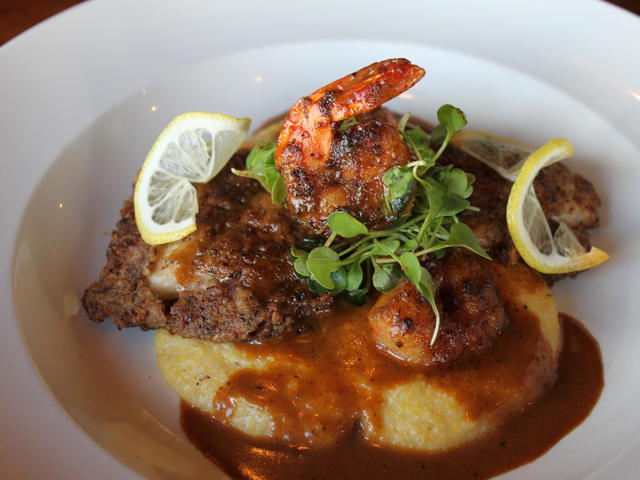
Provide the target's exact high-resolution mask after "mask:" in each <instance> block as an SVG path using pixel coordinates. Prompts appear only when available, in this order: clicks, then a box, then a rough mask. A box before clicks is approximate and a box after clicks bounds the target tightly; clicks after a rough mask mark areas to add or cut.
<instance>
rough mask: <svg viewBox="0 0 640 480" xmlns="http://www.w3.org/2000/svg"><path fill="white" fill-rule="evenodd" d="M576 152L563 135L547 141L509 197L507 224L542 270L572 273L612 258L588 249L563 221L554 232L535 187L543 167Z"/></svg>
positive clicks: (526, 165) (517, 242)
mask: <svg viewBox="0 0 640 480" xmlns="http://www.w3.org/2000/svg"><path fill="white" fill-rule="evenodd" d="M571 155H573V146H572V145H571V143H570V142H569V141H568V140H565V139H564V138H556V139H555V140H551V141H549V142H547V143H546V144H545V145H543V146H542V147H540V148H539V149H538V150H536V151H535V152H533V153H532V154H531V155H529V157H528V158H527V159H526V161H525V162H524V164H523V165H522V168H521V169H520V173H518V175H517V177H516V180H515V182H514V183H513V186H512V187H511V193H510V194H509V200H508V201H507V227H508V228H509V233H510V234H511V238H512V239H513V243H514V244H515V246H516V249H517V250H518V253H520V256H521V257H522V258H523V260H524V261H525V262H526V263H527V264H528V265H529V266H530V267H532V268H534V269H536V270H538V271H539V272H541V273H569V272H576V271H578V270H584V269H586V268H591V267H595V266H596V265H598V264H600V263H602V262H604V261H605V260H607V259H608V258H609V255H607V254H606V253H605V252H603V251H602V250H600V249H598V248H595V247H592V248H591V250H590V251H589V252H587V251H586V250H585V249H584V247H583V246H582V245H581V244H580V242H579V241H578V239H577V238H576V236H575V235H574V234H573V232H572V231H571V228H569V226H568V225H566V224H565V223H562V222H560V225H559V227H558V229H557V230H556V231H555V233H554V234H552V233H551V228H550V227H549V223H548V222H547V219H546V217H545V216H544V212H543V211H542V207H541V206H540V202H539V201H538V198H537V197H536V194H535V191H534V189H533V185H532V184H533V180H534V179H535V178H536V175H537V174H538V172H539V171H540V170H542V169H543V168H544V167H546V166H548V165H551V164H553V163H555V162H559V161H560V160H564V159H565V158H568V157H570V156H571Z"/></svg>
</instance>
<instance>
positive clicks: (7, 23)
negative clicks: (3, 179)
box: [0, 0, 640, 45]
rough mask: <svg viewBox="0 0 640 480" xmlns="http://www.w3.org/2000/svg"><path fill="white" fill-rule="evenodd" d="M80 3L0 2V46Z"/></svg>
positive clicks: (635, 6)
mask: <svg viewBox="0 0 640 480" xmlns="http://www.w3.org/2000/svg"><path fill="white" fill-rule="evenodd" d="M81 1H82V0H0V45H2V44H4V43H6V42H8V41H9V40H11V39H12V38H13V37H15V36H16V35H18V34H20V33H22V32H24V31H25V30H27V29H28V28H30V27H32V26H34V25H35V24H37V23H40V22H42V21H43V20H46V19H47V18H49V17H50V16H52V15H55V14H56V13H59V12H61V11H62V10H65V9H67V8H69V7H71V6H73V5H76V4H78V3H81ZM131 1H134V0H131ZM611 3H614V4H616V5H618V6H620V7H622V8H625V9H627V10H629V11H631V12H634V13H635V14H637V15H640V0H615V1H612V2H611Z"/></svg>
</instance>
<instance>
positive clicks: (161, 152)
mask: <svg viewBox="0 0 640 480" xmlns="http://www.w3.org/2000/svg"><path fill="white" fill-rule="evenodd" d="M250 125H251V120H250V119H248V118H234V117H230V116H228V115H222V114H219V113H205V112H189V113H183V114H182V115H179V116H177V117H176V118H174V119H173V120H172V121H171V122H170V123H169V124H168V125H167V126H166V127H165V128H164V130H163V131H162V133H160V136H159V137H158V138H157V140H156V141H155V143H154V144H153V146H152V147H151V150H150V151H149V153H148V154H147V158H146V159H145V161H144V164H143V165H142V169H141V170H140V173H139V174H138V178H137V180H136V185H135V189H134V195H133V202H134V209H135V216H136V224H137V226H138V230H139V231H140V235H141V236H142V239H143V240H144V241H145V242H147V243H149V244H151V245H159V244H162V243H169V242H174V241H176V240H179V239H181V238H183V237H186V236H187V235H189V234H190V233H191V232H193V231H194V230H195V229H196V214H197V213H198V196H197V193H196V189H195V187H194V186H193V185H192V183H206V182H208V181H209V180H211V179H212V178H213V177H215V176H216V175H217V174H218V172H220V170H221V169H222V168H223V167H224V166H225V164H226V163H227V162H228V161H229V159H230V158H231V156H232V155H233V154H234V153H235V151H236V150H237V149H238V147H239V146H240V144H241V143H242V141H243V140H244V138H245V137H246V135H247V132H248V131H249V126H250Z"/></svg>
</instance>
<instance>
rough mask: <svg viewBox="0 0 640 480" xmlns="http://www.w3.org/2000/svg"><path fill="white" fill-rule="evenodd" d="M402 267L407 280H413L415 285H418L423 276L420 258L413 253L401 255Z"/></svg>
mask: <svg viewBox="0 0 640 480" xmlns="http://www.w3.org/2000/svg"><path fill="white" fill-rule="evenodd" d="M400 265H401V266H402V270H403V271H404V274H405V275H406V276H407V278H408V279H409V280H411V282H412V283H413V284H414V285H418V284H419V283H420V277H421V275H422V273H421V270H420V269H421V268H422V267H421V266H420V260H418V257H416V255H415V254H414V253H413V252H404V253H403V254H402V255H400Z"/></svg>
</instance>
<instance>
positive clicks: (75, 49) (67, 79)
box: [0, 0, 640, 480]
mask: <svg viewBox="0 0 640 480" xmlns="http://www.w3.org/2000/svg"><path fill="white" fill-rule="evenodd" d="M296 3H297V2H269V3H264V4H263V3H260V4H258V3H257V2H256V3H255V4H254V3H250V2H244V1H234V2H232V4H229V5H227V4H218V3H217V2H216V3H214V2H205V1H202V2H198V1H183V2H171V3H169V2H152V1H140V0H138V1H136V2H127V1H94V2H89V3H87V4H84V5H81V6H79V7H76V8H74V9H72V10H70V11H68V12H65V13H64V14H62V15H60V16H57V17H55V18H53V19H51V20H49V21H47V22H45V23H44V24H41V25H39V26H38V27H37V28H35V29H33V30H31V31H30V32H28V33H27V34H25V35H22V36H20V37H18V38H17V39H15V40H13V41H12V42H10V43H9V44H8V45H6V46H4V47H2V48H1V49H0V72H1V74H0V139H1V141H0V145H2V146H3V155H2V167H3V170H2V171H3V174H2V176H1V177H0V185H1V187H2V188H0V200H2V205H3V209H2V212H1V215H2V220H3V228H2V229H1V230H0V241H1V243H0V246H1V247H2V249H3V255H2V256H1V257H0V269H1V271H2V274H1V276H0V295H1V296H2V297H1V298H0V305H1V306H2V314H3V315H2V322H1V323H0V392H2V394H0V432H1V433H0V465H2V469H3V470H2V474H0V476H1V477H2V478H11V479H14V478H16V479H22V478H48V479H58V478H60V479H62V478H65V479H69V478H73V479H75V478H94V479H112V478H118V479H133V478H140V475H142V476H144V477H148V478H154V479H156V478H157V479H190V478H204V477H206V478H222V477H221V476H219V475H218V474H216V473H215V468H214V467H213V465H212V464H210V463H209V462H208V461H206V460H205V459H204V458H202V456H201V455H200V454H199V453H198V452H197V451H196V450H195V449H194V448H193V447H192V446H191V445H190V444H189V443H188V442H187V441H186V440H185V438H184V436H183V434H182V433H181V432H180V429H179V425H178V422H177V415H178V400H177V398H176V396H175V395H174V394H173V393H172V392H170V391H169V389H168V388H167V387H166V386H165V385H164V384H163V382H162V380H161V379H160V377H159V374H158V372H157V370H156V368H155V365H154V359H153V352H152V349H151V334H149V333H142V332H138V331H133V330H129V331H126V332H118V331H117V330H116V329H115V328H113V327H112V326H110V325H94V324H91V323H89V322H87V321H86V319H85V317H84V314H83V312H82V311H81V310H79V309H78V297H79V295H80V294H81V292H82V290H83V288H84V287H85V286H86V285H87V284H88V283H89V282H90V281H92V280H93V279H94V278H95V277H96V275H97V272H98V271H99V268H100V267H101V266H102V263H103V261H104V249H105V246H106V244H107V242H108V237H107V236H106V235H105V232H107V231H110V230H111V228H112V227H113V224H114V222H115V220H116V219H117V216H118V214H117V212H118V209H119V207H120V205H121V202H122V200H123V199H124V198H126V197H127V196H128V195H129V193H130V185H131V180H132V178H133V175H134V173H135V171H136V169H137V168H138V167H139V165H140V162H141V160H142V158H143V157H144V154H145V153H146V151H147V149H148V148H149V146H150V144H151V143H152V141H153V139H154V138H155V136H156V134H157V133H158V131H159V130H160V129H161V128H162V127H163V126H164V124H165V123H166V122H167V121H168V120H170V119H171V118H172V117H173V116H174V115H176V114H178V113H181V112H183V111H189V110H210V111H220V112H225V113H229V114H232V115H238V116H240V115H243V116H244V115H248V116H251V117H253V118H254V122H255V123H254V124H255V125H258V124H259V123H260V122H261V121H262V120H264V119H266V118H268V117H269V116H271V115H273V114H275V113H278V112H281V111H283V110H285V109H286V108H287V107H288V106H290V105H291V103H292V102H293V101H295V99H296V98H297V97H299V96H301V95H302V94H304V93H308V92H309V91H311V90H313V89H315V88H316V87H317V86H319V85H322V84H324V83H326V82H328V81H330V80H333V79H334V78H336V77H337V76H339V75H341V74H344V73H346V72H349V71H352V70H353V69H354V68H356V67H358V66H361V65H365V64H367V63H368V62H370V61H373V60H377V59H382V58H386V57H391V56H405V57H407V58H409V59H411V60H412V61H414V62H415V63H417V64H419V65H422V66H424V67H425V68H427V70H428V73H427V78H426V79H425V80H423V81H422V82H421V83H420V84H419V85H418V86H417V87H416V88H415V89H413V90H412V91H411V92H410V93H411V94H412V95H413V98H410V99H396V100H394V103H393V105H392V106H393V108H395V109H396V110H399V111H404V110H410V111H412V112H414V113H416V114H419V115H421V116H424V117H427V118H429V117H432V115H433V113H434V112H435V109H436V108H437V107H438V106H439V105H440V104H442V103H453V104H454V105H457V106H460V107H462V108H463V109H464V110H465V112H466V113H467V115H468V118H469V120H470V127H471V128H474V129H481V130H487V131H493V132H496V133H498V134H501V135H504V136H511V137H514V138H518V139H520V140H522V141H525V142H527V143H530V144H533V145H535V144H540V143H542V142H544V141H545V140H547V139H549V138H553V137H557V136H563V137H567V138H569V139H571V140H572V141H573V142H574V145H575V147H576V158H575V160H573V161H571V163H572V165H573V167H574V168H575V169H577V170H578V171H580V172H582V173H584V174H585V175H586V176H588V177H589V178H590V179H592V180H593V181H594V183H595V184H596V187H597V188H598V190H599V191H600V192H601V194H602V196H603V199H604V209H603V222H602V227H601V229H600V231H599V232H598V234H597V235H596V237H595V241H596V244H598V245H599V246H601V247H602V248H604V249H605V250H607V251H609V252H610V253H611V254H612V255H613V257H612V259H611V261H610V262H608V263H607V264H606V265H604V266H603V267H602V268H599V269H598V270H597V271H594V272H592V273H590V274H588V275H584V276H582V277H580V278H579V279H578V280H576V281H567V282H563V283H562V284H560V285H559V286H558V287H557V288H556V289H555V291H556V294H557V297H558V302H559V305H560V308H561V310H563V311H566V312H568V313H571V314H573V315H575V316H577V317H578V318H581V319H582V320H583V321H584V322H585V323H586V324H587V326H588V327H589V329H590V330H591V332H592V333H593V334H594V335H595V336H596V338H597V339H598V340H599V341H600V344H601V347H602V352H603V358H604V362H605V369H606V371H605V375H606V382H607V385H606V388H605V391H604V393H603V396H602V398H601V401H600V402H599V404H598V405H597V407H596V409H595V410H594V412H593V414H592V415H591V416H590V417H589V418H588V420H587V421H586V422H585V423H584V424H583V425H581V426H580V427H579V428H578V429H576V430H575V431H574V432H572V433H571V434H570V435H569V436H568V437H566V438H565V439H563V440H562V441H561V442H560V443H559V444H558V445H557V446H556V447H555V448H553V449H552V450H551V451H550V452H549V453H548V454H546V455H545V456H543V457H542V458H541V459H539V460H538V461H536V462H534V463H532V464H530V465H527V466H525V467H523V468H520V469H518V470H516V471H513V472H510V473H509V474H508V475H506V477H507V478H510V479H522V480H524V479H537V478H553V479H575V478H587V477H588V478H594V479H596V478H597V479H605V478H620V479H623V478H635V475H636V473H637V470H638V467H640V459H639V454H640V435H639V434H638V432H639V431H640V413H638V409H637V405H638V403H639V402H640V386H638V383H637V382H636V381H635V376H636V372H637V371H639V370H640V360H639V359H638V355H637V353H636V352H637V350H638V345H639V344H640V325H639V324H638V323H637V321H636V315H637V314H636V312H637V310H638V306H639V303H640V302H639V301H638V297H637V295H634V294H633V293H634V292H636V291H638V290H639V289H640V282H639V280H638V275H637V273H638V272H639V271H640V248H639V247H638V242H637V241H636V239H637V238H639V236H640V222H639V217H640V216H639V214H638V213H637V209H636V205H637V204H638V200H640V198H639V197H640V195H639V194H638V193H637V185H638V184H640V167H639V164H638V159H639V157H640V64H639V63H638V62H637V58H640V55H639V54H640V21H639V20H638V18H636V17H634V16H632V15H630V14H628V13H625V12H623V11H622V10H619V9H617V8H615V7H612V6H610V5H606V4H603V3H600V2H586V1H579V2H578V1H565V2H551V1H549V2H545V1H536V2H531V3H525V2H522V3H521V4H518V5H512V3H516V2H508V1H487V0H485V1H484V2H471V1H469V2H455V3H453V2H451V4H450V5H449V4H443V2H417V1H416V2H412V1H408V2H403V3H402V6H401V8H391V7H389V5H388V3H387V2H383V1H377V2H368V3H367V7H366V8H365V7H363V6H362V5H363V4H364V2H363V3H359V2H351V3H349V2H345V1H333V0H326V1H323V2H322V3H317V4H312V2H309V3H310V4H305V5H304V6H295V5H296ZM596 24H597V25H598V26H597V28H596V27H589V26H588V25H596ZM92 440H93V441H92ZM114 458H115V459H117V460H118V461H116V460H114ZM125 465H126V466H125ZM134 472H137V473H134Z"/></svg>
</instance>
